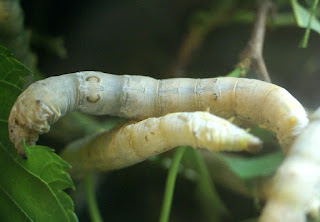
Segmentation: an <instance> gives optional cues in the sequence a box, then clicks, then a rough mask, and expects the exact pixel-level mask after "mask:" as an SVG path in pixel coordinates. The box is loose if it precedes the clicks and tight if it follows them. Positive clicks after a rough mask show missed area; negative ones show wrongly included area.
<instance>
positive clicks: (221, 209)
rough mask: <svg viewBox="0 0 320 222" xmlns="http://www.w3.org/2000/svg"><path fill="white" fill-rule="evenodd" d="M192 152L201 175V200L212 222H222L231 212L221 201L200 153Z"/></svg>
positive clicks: (193, 150)
mask: <svg viewBox="0 0 320 222" xmlns="http://www.w3.org/2000/svg"><path fill="white" fill-rule="evenodd" d="M192 152H193V156H194V159H195V161H196V164H197V168H198V172H199V174H200V177H199V181H198V184H199V189H200V192H201V193H202V196H201V199H202V202H203V203H204V204H205V205H204V207H205V208H206V209H205V210H206V211H207V212H206V213H207V216H208V217H209V218H210V220H211V221H222V220H223V219H226V218H227V217H230V216H231V215H230V212H229V211H228V209H227V208H226V206H225V205H224V203H223V201H222V200H221V199H220V197H219V195H218V193H217V191H216V189H215V186H214V184H213V182H212V179H211V176H210V173H209V170H208V168H207V166H206V164H205V162H204V160H203V158H202V156H201V155H200V152H199V151H198V150H195V149H192Z"/></svg>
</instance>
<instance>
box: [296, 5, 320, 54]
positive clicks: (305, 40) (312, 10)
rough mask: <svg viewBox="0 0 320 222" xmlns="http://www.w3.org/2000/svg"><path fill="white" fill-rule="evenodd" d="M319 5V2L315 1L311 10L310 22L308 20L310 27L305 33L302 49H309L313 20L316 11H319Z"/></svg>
mask: <svg viewBox="0 0 320 222" xmlns="http://www.w3.org/2000/svg"><path fill="white" fill-rule="evenodd" d="M318 3H319V0H314V2H313V5H312V8H311V10H310V16H309V20H308V26H307V29H306V31H305V33H304V36H303V39H302V42H301V45H300V46H301V47H302V48H307V46H308V40H309V36H310V28H311V23H312V20H313V18H314V15H315V13H316V9H317V5H318Z"/></svg>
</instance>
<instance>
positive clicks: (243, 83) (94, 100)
mask: <svg viewBox="0 0 320 222" xmlns="http://www.w3.org/2000/svg"><path fill="white" fill-rule="evenodd" d="M208 108H209V110H210V112H211V113H213V114H215V115H217V116H221V117H224V118H230V117H233V116H236V117H238V118H240V119H243V120H251V121H253V122H255V123H257V124H259V125H260V126H262V127H264V128H267V129H270V130H272V131H274V132H275V133H276V135H277V137H278V139H279V141H280V143H281V144H282V146H283V147H284V148H285V149H286V148H288V147H289V146H290V144H291V143H292V141H293V138H295V137H296V136H297V135H298V134H299V133H300V132H301V130H302V129H303V128H304V127H305V126H306V125H307V123H308V118H307V115H306V112H305V110H304V108H303V107H302V106H301V104H300V103H299V102H298V101H297V100H296V99H295V98H294V97H292V96H291V95H290V93H288V91H286V90H285V89H283V88H281V87H279V86H276V85H274V84H270V83H266V82H263V81H259V80H254V79H245V78H232V77H222V78H210V79H189V78H176V79H165V80H156V79H153V78H150V77H145V76H130V75H123V76H120V75H112V74H105V73H101V72H94V71H86V72H78V73H73V74H66V75H61V76H57V77H50V78H47V79H44V80H41V81H37V82H35V83H34V84H32V85H31V86H30V87H29V88H28V89H27V90H25V91H24V92H23V93H22V94H21V95H20V96H19V97H18V99H17V101H16V103H15V104H14V106H13V108H12V110H11V113H10V117H9V134H10V139H11V141H12V142H13V143H14V144H15V146H16V148H17V150H18V152H19V153H20V154H22V155H23V153H24V151H23V149H22V148H21V141H22V138H25V140H26V143H27V144H34V143H35V142H36V141H37V139H38V136H39V134H42V133H46V132H48V131H49V129H50V124H52V123H54V122H56V121H57V120H58V119H59V118H60V117H61V116H63V115H65V114H66V113H67V112H70V111H75V110H76V111H80V112H84V113H88V114H92V115H104V114H109V115H115V116H120V117H125V118H134V119H139V120H141V119H145V118H149V117H159V116H163V115H165V114H168V113H173V112H191V111H205V110H207V109H208Z"/></svg>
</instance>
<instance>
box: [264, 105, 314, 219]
mask: <svg viewBox="0 0 320 222" xmlns="http://www.w3.org/2000/svg"><path fill="white" fill-rule="evenodd" d="M319 136H320V108H318V110H317V111H316V112H315V113H314V114H313V115H312V116H311V122H310V123H309V125H308V126H307V127H306V128H305V130H304V131H303V133H301V135H299V136H298V137H297V139H296V140H295V142H294V143H293V145H292V147H291V149H290V151H289V152H288V155H287V157H286V159H285V160H284V162H283V163H282V165H281V166H280V167H279V169H278V170H277V172H276V174H275V176H274V178H273V179H272V181H271V186H270V189H269V190H268V195H267V204H266V206H265V208H264V209H263V211H262V215H261V217H260V220H259V221H260V222H266V221H273V222H278V221H290V222H298V221H299V222H302V221H307V219H306V214H307V213H308V212H310V211H311V210H312V208H316V209H317V210H318V211H319V193H320V137H319ZM318 214H319V212H318Z"/></svg>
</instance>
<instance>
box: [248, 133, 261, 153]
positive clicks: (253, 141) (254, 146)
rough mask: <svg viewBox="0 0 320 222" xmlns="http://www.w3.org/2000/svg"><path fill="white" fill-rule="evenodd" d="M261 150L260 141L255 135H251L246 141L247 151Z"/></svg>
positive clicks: (256, 151) (255, 151)
mask: <svg viewBox="0 0 320 222" xmlns="http://www.w3.org/2000/svg"><path fill="white" fill-rule="evenodd" d="M261 150H262V141H261V140H260V139H259V138H257V137H252V138H250V140H249V141H248V144H247V151H248V152H249V153H258V152H260V151H261Z"/></svg>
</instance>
